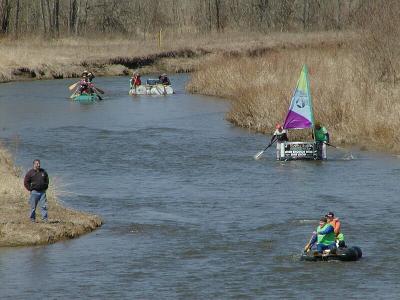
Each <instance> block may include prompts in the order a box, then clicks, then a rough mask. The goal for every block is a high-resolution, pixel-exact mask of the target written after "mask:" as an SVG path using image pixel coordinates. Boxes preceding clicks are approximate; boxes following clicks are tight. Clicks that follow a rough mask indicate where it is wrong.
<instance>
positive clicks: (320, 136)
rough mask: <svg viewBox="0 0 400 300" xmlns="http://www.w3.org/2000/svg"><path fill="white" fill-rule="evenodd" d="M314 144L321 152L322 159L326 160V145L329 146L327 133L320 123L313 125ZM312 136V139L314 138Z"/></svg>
mask: <svg viewBox="0 0 400 300" xmlns="http://www.w3.org/2000/svg"><path fill="white" fill-rule="evenodd" d="M314 136H315V142H316V143H317V149H318V151H321V156H322V159H326V145H327V144H329V133H328V130H326V128H325V127H324V126H321V123H318V122H317V123H315V127H314ZM314 136H313V138H314Z"/></svg>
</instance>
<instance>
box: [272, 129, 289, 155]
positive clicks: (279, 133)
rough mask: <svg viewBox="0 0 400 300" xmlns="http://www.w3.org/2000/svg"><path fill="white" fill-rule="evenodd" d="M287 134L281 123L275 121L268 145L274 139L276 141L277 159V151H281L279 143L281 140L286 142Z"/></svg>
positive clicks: (277, 152)
mask: <svg viewBox="0 0 400 300" xmlns="http://www.w3.org/2000/svg"><path fill="white" fill-rule="evenodd" d="M288 140H289V139H288V136H287V130H286V129H283V127H282V125H281V124H279V123H276V126H275V131H274V134H273V135H272V137H271V141H270V145H272V144H273V143H275V141H277V143H276V159H279V152H280V151H281V143H283V142H287V141H288Z"/></svg>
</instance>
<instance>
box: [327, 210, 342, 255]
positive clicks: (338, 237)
mask: <svg viewBox="0 0 400 300" xmlns="http://www.w3.org/2000/svg"><path fill="white" fill-rule="evenodd" d="M325 217H326V219H327V220H328V223H329V224H331V225H332V226H333V231H334V232H335V236H336V241H337V244H338V247H341V248H343V247H346V243H345V241H344V234H343V233H342V232H341V231H340V226H341V224H340V220H339V218H335V214H334V213H333V212H331V211H330V212H328V213H327V214H326V215H325Z"/></svg>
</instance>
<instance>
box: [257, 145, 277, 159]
mask: <svg viewBox="0 0 400 300" xmlns="http://www.w3.org/2000/svg"><path fill="white" fill-rule="evenodd" d="M275 142H276V140H274V141H273V142H271V143H269V145H268V146H267V147H265V149H264V150H262V151H260V152H258V153H257V154H256V155H254V159H255V160H257V159H259V158H260V156H261V155H262V154H263V153H264V151H265V150H267V149H268V148H269V147H271V146H272V144H273V143H275Z"/></svg>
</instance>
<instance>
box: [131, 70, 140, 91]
mask: <svg viewBox="0 0 400 300" xmlns="http://www.w3.org/2000/svg"><path fill="white" fill-rule="evenodd" d="M139 85H142V80H141V79H140V74H139V73H138V72H135V73H133V76H132V78H131V88H136V87H138V86H139Z"/></svg>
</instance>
